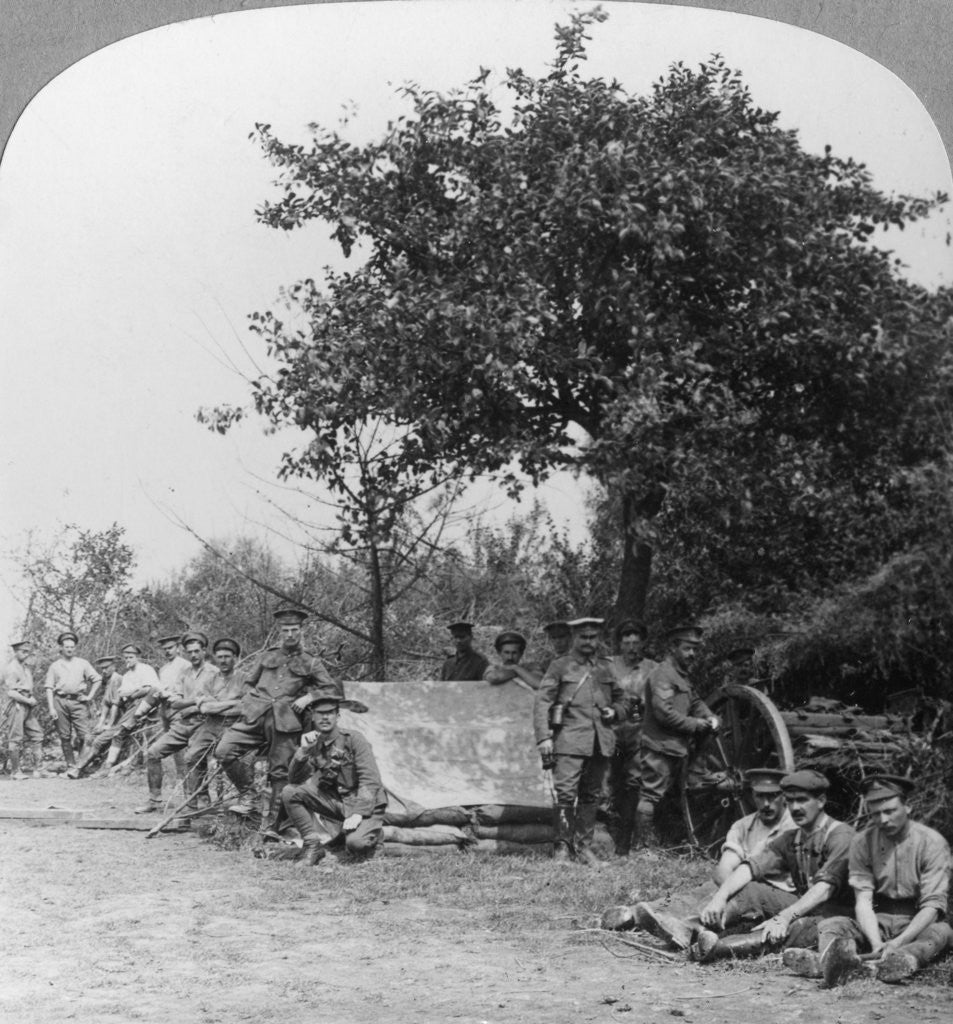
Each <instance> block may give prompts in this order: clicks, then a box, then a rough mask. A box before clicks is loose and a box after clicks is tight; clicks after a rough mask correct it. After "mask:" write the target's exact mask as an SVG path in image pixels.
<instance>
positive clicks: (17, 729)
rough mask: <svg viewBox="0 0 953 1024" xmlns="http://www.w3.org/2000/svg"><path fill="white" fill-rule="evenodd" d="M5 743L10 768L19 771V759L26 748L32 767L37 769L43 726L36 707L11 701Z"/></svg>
mask: <svg viewBox="0 0 953 1024" xmlns="http://www.w3.org/2000/svg"><path fill="white" fill-rule="evenodd" d="M11 704H12V705H13V706H12V707H11V708H10V710H9V728H10V731H9V733H8V734H7V742H8V744H9V750H10V768H11V769H12V771H13V772H14V774H15V773H16V772H18V771H19V770H20V757H21V754H22V751H23V747H24V746H26V747H27V748H28V749H29V750H30V753H31V754H32V755H33V767H34V768H36V769H39V767H40V765H41V763H42V761H43V726H41V725H40V720H39V718H38V717H37V714H36V707H35V706H30V705H27V704H20V703H19V702H17V701H11Z"/></svg>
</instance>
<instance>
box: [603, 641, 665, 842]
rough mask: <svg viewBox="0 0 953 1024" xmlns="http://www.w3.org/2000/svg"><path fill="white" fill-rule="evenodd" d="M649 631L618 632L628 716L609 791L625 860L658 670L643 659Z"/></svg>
mask: <svg viewBox="0 0 953 1024" xmlns="http://www.w3.org/2000/svg"><path fill="white" fill-rule="evenodd" d="M647 639H648V630H647V629H646V628H645V625H644V623H641V622H632V621H626V622H621V623H620V624H619V626H618V627H617V628H616V631H615V642H616V651H617V653H616V654H615V655H614V656H613V658H612V670H613V672H614V673H615V677H616V679H617V680H618V682H619V685H620V686H621V687H622V690H623V692H624V693H625V704H626V712H627V713H626V716H625V718H624V719H623V720H622V721H620V722H617V723H616V727H615V743H616V748H615V756H614V757H613V760H612V768H611V773H610V776H611V777H610V790H611V793H612V802H613V804H614V810H615V814H616V819H617V821H618V824H617V827H616V836H615V852H616V854H617V855H618V856H619V857H625V856H627V855H628V853H629V851H630V850H631V849H632V840H633V837H634V833H635V822H636V812H637V811H638V806H639V788H640V787H641V784H642V708H643V706H644V699H645V684H646V681H647V680H648V675H649V673H650V672H651V671H652V669H654V668H655V667H656V664H657V663H656V662H654V661H652V659H651V658H645V657H643V656H642V655H643V651H644V650H645V642H646V640H647Z"/></svg>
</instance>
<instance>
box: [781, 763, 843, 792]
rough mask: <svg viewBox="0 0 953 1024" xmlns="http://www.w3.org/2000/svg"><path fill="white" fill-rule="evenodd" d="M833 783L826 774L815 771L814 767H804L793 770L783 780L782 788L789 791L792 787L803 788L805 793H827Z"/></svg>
mask: <svg viewBox="0 0 953 1024" xmlns="http://www.w3.org/2000/svg"><path fill="white" fill-rule="evenodd" d="M830 787H831V784H830V781H829V780H828V778H827V776H826V775H822V774H821V773H820V772H816V771H814V769H813V768H802V769H801V770H800V771H797V772H791V774H790V775H785V776H784V778H783V779H782V780H781V788H782V789H783V790H784V791H785V792H787V791H788V790H792V789H799V790H803V791H804V792H805V793H826V792H827V791H828V789H830Z"/></svg>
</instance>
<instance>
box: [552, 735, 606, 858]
mask: <svg viewBox="0 0 953 1024" xmlns="http://www.w3.org/2000/svg"><path fill="white" fill-rule="evenodd" d="M608 772H609V758H607V757H605V756H604V755H603V754H596V753H594V754H592V755H590V756H589V757H583V756H581V755H578V754H557V755H556V767H555V768H554V769H553V788H554V789H555V791H556V805H557V807H560V808H563V809H564V810H566V811H572V810H573V808H575V815H574V819H573V818H571V819H570V820H574V821H575V830H574V836H573V842H574V845H575V846H576V848H577V850H579V849H582V848H583V847H585V846H588V845H589V843H591V842H592V837H593V834H594V832H595V827H596V809H597V807H598V806H599V797H600V795H601V793H602V790H603V787H604V786H605V781H606V776H607V775H608Z"/></svg>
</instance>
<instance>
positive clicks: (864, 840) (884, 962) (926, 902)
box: [784, 775, 953, 987]
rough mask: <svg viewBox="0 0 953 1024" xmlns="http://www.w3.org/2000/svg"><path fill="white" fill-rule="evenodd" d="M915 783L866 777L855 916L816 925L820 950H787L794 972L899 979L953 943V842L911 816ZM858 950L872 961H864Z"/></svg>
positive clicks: (853, 872) (855, 849) (853, 875)
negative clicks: (951, 919) (950, 916)
mask: <svg viewBox="0 0 953 1024" xmlns="http://www.w3.org/2000/svg"><path fill="white" fill-rule="evenodd" d="M915 786H916V784H915V782H914V781H913V780H912V779H907V778H902V777H900V776H896V775H871V776H868V777H867V778H866V779H865V780H864V782H863V785H862V787H861V793H862V794H863V797H864V801H865V803H866V805H867V814H868V818H867V827H866V828H865V829H864V830H863V831H862V832H860V833H858V834H857V835H856V836H855V837H854V839H853V842H852V843H851V846H850V859H849V868H848V880H849V882H850V887H851V889H852V890H853V893H854V916H853V917H847V916H844V917H831V918H828V919H827V920H824V921H822V922H821V923H820V924H819V925H818V929H817V930H818V941H817V946H818V951H819V952H817V953H815V952H814V951H813V950H796V951H795V950H788V951H786V952H785V954H784V963H785V966H787V967H789V968H791V969H792V970H793V971H794V972H795V973H796V974H800V975H802V976H806V977H815V978H817V977H823V978H824V981H825V983H826V985H827V986H828V987H831V986H833V985H838V984H841V983H842V982H844V981H846V980H848V979H849V978H852V977H855V976H861V977H863V976H867V977H869V976H870V975H871V974H872V975H874V976H875V977H876V978H878V979H879V980H880V981H885V982H888V983H893V982H898V981H903V980H904V979H905V978H909V977H911V975H913V974H915V973H916V972H917V971H918V970H920V968H921V967H925V966H926V965H927V964H928V963H930V962H931V961H933V960H936V959H937V957H939V956H940V955H941V954H942V953H943V951H944V950H946V949H947V948H948V947H949V946H950V945H951V944H953V930H951V928H950V926H949V924H948V923H947V921H946V914H947V899H948V893H949V888H950V847H949V844H948V843H947V841H946V840H945V839H944V838H943V836H941V835H940V833H939V832H936V831H934V830H933V829H932V828H929V827H928V826H926V825H922V824H920V822H918V821H914V820H913V819H912V818H911V817H910V805H909V797H910V795H911V793H912V792H913V791H914V789H915ZM860 953H866V954H868V956H870V959H868V960H866V961H861V959H860V956H859V954H860ZM871 954H875V956H871Z"/></svg>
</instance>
